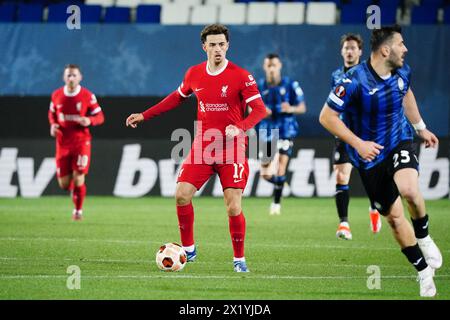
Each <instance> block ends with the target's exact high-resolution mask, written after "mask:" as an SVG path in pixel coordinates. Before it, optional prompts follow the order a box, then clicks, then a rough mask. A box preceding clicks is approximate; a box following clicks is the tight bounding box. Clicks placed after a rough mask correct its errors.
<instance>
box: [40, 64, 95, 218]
mask: <svg viewBox="0 0 450 320" xmlns="http://www.w3.org/2000/svg"><path fill="white" fill-rule="evenodd" d="M63 79H64V82H65V84H66V85H65V86H64V87H61V88H59V89H57V90H55V91H54V92H53V93H52V98H51V102H50V109H49V111H48V120H49V122H50V135H51V136H52V137H55V138H56V175H57V178H58V183H59V186H60V187H61V188H62V189H64V190H70V191H71V192H72V200H73V203H74V206H75V208H74V209H73V213H72V219H73V220H81V219H82V217H83V201H84V198H85V196H86V184H85V176H86V175H87V173H88V171H89V165H90V163H91V133H90V132H89V127H90V126H98V125H101V124H102V123H103V122H104V115H103V111H102V108H100V106H99V104H98V102H97V99H96V97H95V95H94V94H93V93H92V92H90V91H89V90H88V89H86V88H84V87H82V86H80V81H81V80H82V74H81V71H80V67H79V66H78V65H75V64H69V65H67V66H66V67H65V68H64V76H63Z"/></svg>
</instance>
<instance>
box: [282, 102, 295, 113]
mask: <svg viewBox="0 0 450 320" xmlns="http://www.w3.org/2000/svg"><path fill="white" fill-rule="evenodd" d="M281 112H284V113H292V111H291V105H290V104H289V103H287V102H282V103H281Z"/></svg>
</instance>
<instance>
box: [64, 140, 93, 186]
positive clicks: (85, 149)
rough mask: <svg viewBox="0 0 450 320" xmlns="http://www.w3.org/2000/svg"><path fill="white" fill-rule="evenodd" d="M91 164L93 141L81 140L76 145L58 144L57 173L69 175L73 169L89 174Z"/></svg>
mask: <svg viewBox="0 0 450 320" xmlns="http://www.w3.org/2000/svg"><path fill="white" fill-rule="evenodd" d="M90 164H91V141H81V142H79V143H76V144H74V145H70V146H65V145H60V144H58V143H57V144H56V175H57V177H58V178H60V177H64V176H67V175H69V174H71V173H72V172H73V171H78V172H79V173H82V174H87V173H88V171H89V165H90Z"/></svg>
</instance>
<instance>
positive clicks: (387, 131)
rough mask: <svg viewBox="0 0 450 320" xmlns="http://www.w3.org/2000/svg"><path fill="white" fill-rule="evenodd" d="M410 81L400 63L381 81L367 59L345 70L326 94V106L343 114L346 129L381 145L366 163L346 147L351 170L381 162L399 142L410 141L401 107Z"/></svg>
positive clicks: (407, 71)
mask: <svg viewBox="0 0 450 320" xmlns="http://www.w3.org/2000/svg"><path fill="white" fill-rule="evenodd" d="M410 78H411V72H410V68H409V66H408V65H406V64H404V65H403V67H402V68H399V69H396V70H395V71H393V72H392V74H391V76H390V77H389V78H387V79H382V78H380V76H379V75H378V74H377V73H376V72H375V70H373V68H372V66H371V65H370V60H369V61H364V62H362V63H361V64H359V65H357V66H355V67H353V68H352V69H351V70H349V71H348V72H347V73H346V74H345V77H344V78H342V79H341V80H340V81H339V82H338V83H337V85H336V86H335V87H334V88H333V90H332V91H331V92H330V94H329V96H328V99H327V104H328V105H329V106H330V107H331V108H332V109H333V110H335V111H337V112H339V113H344V122H345V124H346V125H347V127H348V128H349V129H350V130H351V131H352V132H353V133H354V134H356V135H357V136H358V137H360V138H361V139H362V140H366V141H374V142H376V143H378V144H380V145H382V146H384V149H383V150H381V152H380V154H379V155H378V156H377V157H376V158H375V159H374V160H373V161H371V162H369V161H366V160H363V159H362V158H361V157H360V156H359V154H358V153H357V152H356V150H355V149H353V148H352V147H351V146H349V145H347V146H346V147H347V151H348V153H349V156H350V160H351V161H352V164H353V165H354V166H355V167H357V168H362V169H370V168H372V167H373V166H375V165H377V164H378V163H380V162H381V161H383V160H384V159H385V158H386V156H387V155H388V154H389V153H390V151H392V150H393V149H394V148H395V147H396V146H397V145H398V144H399V143H400V142H401V141H403V140H412V139H413V134H414V133H413V130H412V128H411V126H410V124H409V122H408V120H407V119H406V116H405V114H404V111H403V104H402V103H403V97H404V96H405V94H406V92H407V91H408V90H409V86H410Z"/></svg>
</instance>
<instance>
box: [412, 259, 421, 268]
mask: <svg viewBox="0 0 450 320" xmlns="http://www.w3.org/2000/svg"><path fill="white" fill-rule="evenodd" d="M422 259H423V258H420V259H419V260H417V261H416V262H413V265H415V266H417V265H418V264H419V263H420V261H422Z"/></svg>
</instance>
